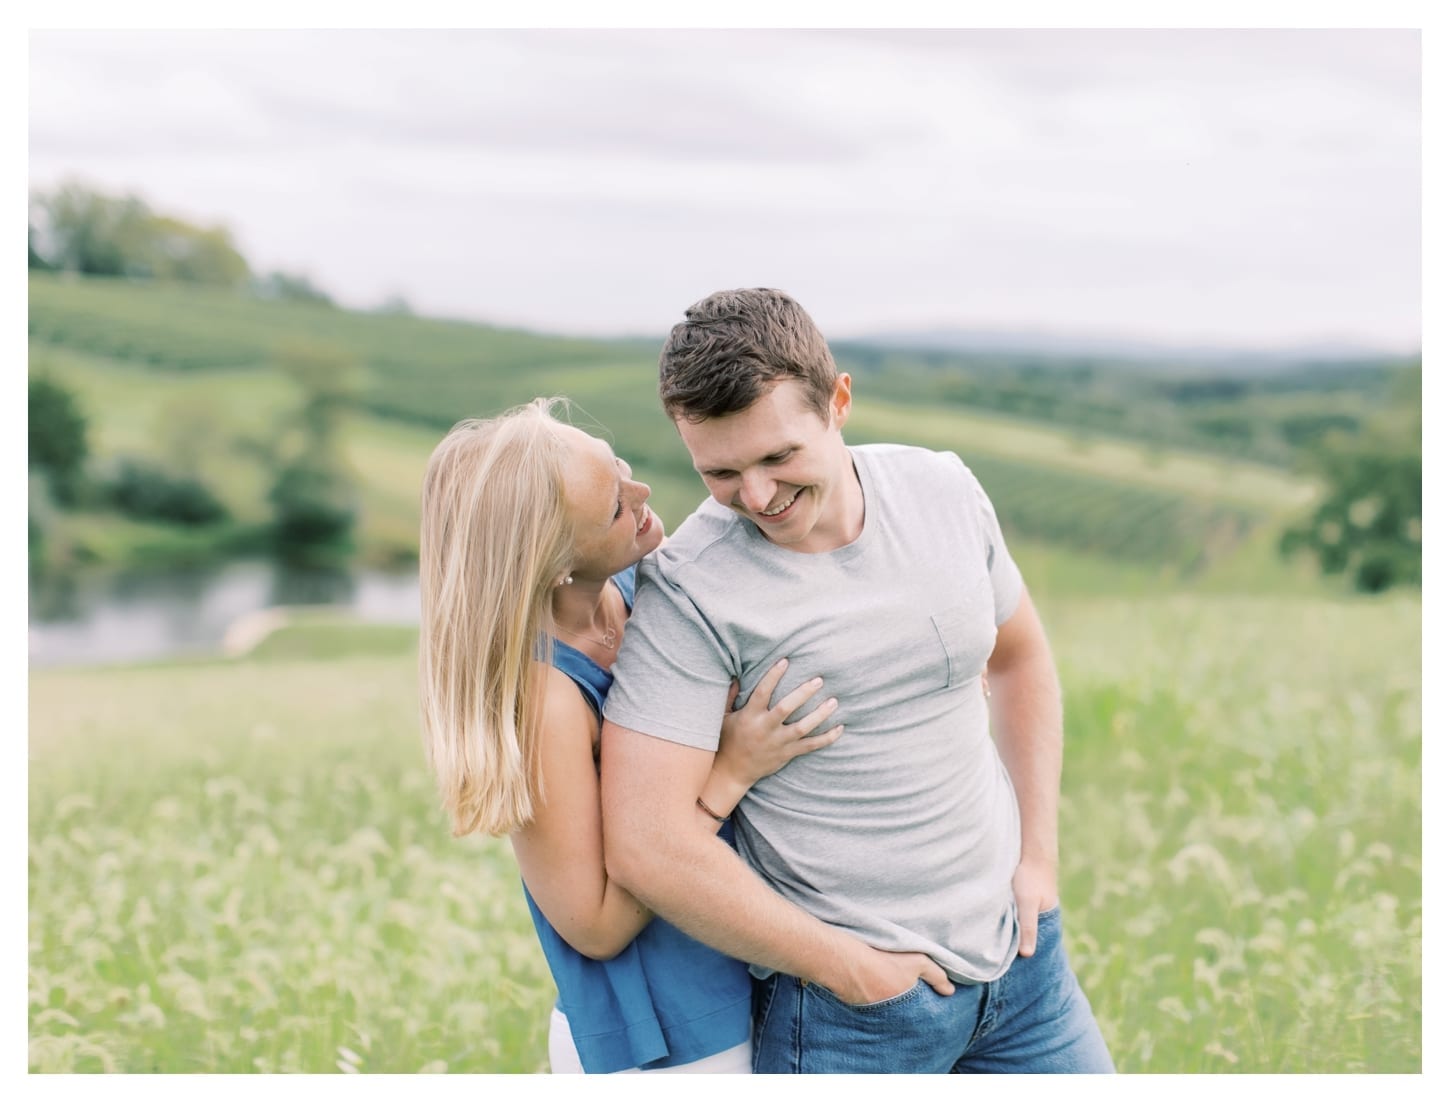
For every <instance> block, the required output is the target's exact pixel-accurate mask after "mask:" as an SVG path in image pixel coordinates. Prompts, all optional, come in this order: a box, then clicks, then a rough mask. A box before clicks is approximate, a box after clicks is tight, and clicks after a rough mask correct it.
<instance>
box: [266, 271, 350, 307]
mask: <svg viewBox="0 0 1450 1102" xmlns="http://www.w3.org/2000/svg"><path fill="white" fill-rule="evenodd" d="M253 292H254V293H255V294H256V295H257V297H258V298H266V299H276V300H278V301H281V302H310V303H312V304H314V305H316V306H333V305H335V304H334V303H333V301H332V296H330V295H329V294H328V293H327V292H326V291H324V290H322V289H321V288H320V287H318V286H317V285H316V284H315V283H313V282H312V280H310V279H309V278H308V277H307V276H305V275H296V274H293V273H290V272H269V273H268V274H267V275H266V276H264V277H263V278H261V279H259V280H257V281H256V284H255V285H254V287H253Z"/></svg>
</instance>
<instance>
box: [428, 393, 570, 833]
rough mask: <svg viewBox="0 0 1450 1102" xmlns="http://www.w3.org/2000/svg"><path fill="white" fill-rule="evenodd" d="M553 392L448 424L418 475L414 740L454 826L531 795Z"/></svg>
mask: <svg viewBox="0 0 1450 1102" xmlns="http://www.w3.org/2000/svg"><path fill="white" fill-rule="evenodd" d="M562 403H563V399H559V398H538V399H535V400H534V401H532V402H530V403H528V404H527V405H523V406H519V407H517V408H515V409H512V410H509V411H508V412H507V413H505V414H502V415H501V416H499V417H495V418H492V419H490V420H486V421H485V420H468V421H462V422H460V423H459V424H457V425H455V426H454V427H453V429H452V431H450V432H449V433H448V435H447V436H445V437H444V438H443V440H442V442H441V443H440V444H439V445H438V447H437V448H435V449H434V451H433V455H432V458H430V459H429V461H428V472H427V474H426V475H425V476H424V480H423V506H422V513H423V519H422V530H421V533H420V545H419V553H418V558H419V563H418V572H419V580H420V585H421V600H422V624H421V631H420V634H419V645H418V681H419V690H420V692H419V696H420V699H421V705H422V721H423V740H424V747H425V751H426V754H427V757H428V764H429V765H430V766H431V767H432V770H433V775H434V778H435V779H436V781H437V783H438V791H439V793H440V795H441V796H442V800H443V807H444V809H445V810H446V811H447V812H448V815H449V818H450V820H451V822H452V827H453V833H454V834H455V835H463V834H470V833H473V832H475V831H479V832H482V833H486V834H494V835H499V834H508V833H510V832H512V831H514V830H517V829H518V828H519V827H521V826H523V825H525V824H526V823H528V822H529V821H530V820H531V819H532V818H533V812H534V805H535V802H536V801H537V800H539V799H540V798H541V796H542V778H541V775H540V756H539V737H540V731H539V728H540V711H539V709H540V705H541V703H542V699H543V686H544V681H545V678H546V677H547V667H546V666H545V665H542V664H541V663H540V662H537V661H535V659H538V658H542V659H544V661H545V662H547V660H548V657H549V656H548V653H547V650H548V648H549V647H550V646H551V643H550V641H549V636H548V634H547V632H548V630H549V628H550V626H551V624H552V602H551V594H552V592H553V588H554V586H555V584H556V583H557V582H558V581H559V579H560V578H561V577H562V576H564V575H565V574H566V573H567V572H568V569H569V563H570V559H571V556H572V552H573V525H572V523H571V522H570V519H569V516H568V513H567V511H566V506H565V501H564V475H563V458H564V455H565V444H564V442H563V440H562V439H561V435H560V434H559V433H558V432H556V431H555V426H556V425H557V424H558V422H557V421H556V420H555V418H554V410H555V409H556V408H558V406H560V405H561V404H562Z"/></svg>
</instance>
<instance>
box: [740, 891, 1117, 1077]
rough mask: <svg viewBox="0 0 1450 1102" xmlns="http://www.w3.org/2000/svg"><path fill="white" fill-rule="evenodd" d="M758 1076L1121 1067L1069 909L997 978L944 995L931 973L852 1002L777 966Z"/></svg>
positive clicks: (759, 1043) (758, 1003)
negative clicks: (1082, 962) (1088, 982)
mask: <svg viewBox="0 0 1450 1102" xmlns="http://www.w3.org/2000/svg"><path fill="white" fill-rule="evenodd" d="M754 1069H755V1072H756V1073H757V1074H769V1073H773V1072H792V1073H795V1072H812V1073H838V1072H891V1073H902V1072H927V1073H931V1072H935V1073H944V1072H1111V1071H1112V1070H1113V1061H1112V1057H1110V1056H1109V1055H1108V1049H1107V1046H1106V1045H1105V1044H1104V1043H1103V1036H1102V1034H1101V1033H1100V1032H1099V1031H1098V1025H1097V1022H1096V1021H1095V1020H1094V1019H1093V1012H1092V1008H1091V1007H1089V1006H1088V1001H1087V997H1086V996H1085V995H1083V993H1082V988H1081V987H1079V986H1078V982H1077V977H1076V976H1074V975H1073V973H1072V968H1071V967H1070V966H1069V965H1068V962H1067V952H1066V950H1065V949H1064V948H1063V944H1062V912H1061V911H1060V910H1059V909H1058V908H1056V907H1054V908H1053V909H1052V910H1050V911H1048V912H1046V913H1045V914H1043V915H1041V916H1039V918H1038V924H1037V951H1036V952H1035V953H1034V954H1033V955H1032V956H1030V957H1017V958H1016V959H1015V960H1014V961H1013V962H1012V966H1011V967H1010V968H1008V969H1007V971H1006V972H1005V973H1003V974H1002V975H1001V976H999V977H998V978H997V979H995V980H993V981H992V982H990V983H979V984H970V985H958V987H957V990H956V992H955V993H954V994H952V995H938V994H937V993H936V992H935V991H934V990H932V989H931V987H929V986H928V985H927V983H926V982H925V981H924V980H918V981H917V983H916V986H915V987H913V988H912V989H911V990H909V991H906V992H903V993H902V994H900V995H897V996H896V997H895V998H891V999H887V1000H886V1001H885V1002H879V1003H868V1004H867V1005H865V1006H852V1005H850V1004H848V1003H843V1002H842V1001H841V1000H840V999H838V998H836V997H835V996H834V995H832V994H831V993H830V992H829V991H827V990H826V989H825V988H823V987H818V986H817V985H815V984H813V983H802V982H801V981H800V980H798V979H796V978H795V977H794V976H786V975H782V974H781V973H779V972H777V973H776V974H774V975H772V976H771V977H770V978H769V979H766V980H756V981H755V1062H754Z"/></svg>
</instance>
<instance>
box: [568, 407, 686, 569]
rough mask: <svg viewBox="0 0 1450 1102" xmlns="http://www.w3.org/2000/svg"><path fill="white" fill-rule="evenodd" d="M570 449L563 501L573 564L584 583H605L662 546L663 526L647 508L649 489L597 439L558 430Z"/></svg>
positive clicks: (626, 464)
mask: <svg viewBox="0 0 1450 1102" xmlns="http://www.w3.org/2000/svg"><path fill="white" fill-rule="evenodd" d="M559 431H560V432H561V434H562V435H563V436H564V439H565V442H566V443H567V445H568V448H569V456H568V458H567V459H566V460H565V464H564V497H565V501H566V503H567V505H568V509H569V515H570V517H571V518H572V519H573V521H574V564H573V566H572V567H571V568H570V573H571V574H572V575H573V576H574V577H575V578H576V579H579V580H583V581H603V580H604V579H606V578H608V577H610V576H611V575H613V574H617V573H619V571H621V570H623V569H624V568H625V567H627V566H631V565H633V564H634V563H637V562H639V560H640V559H642V558H644V556H645V555H647V554H649V553H650V552H651V551H653V550H654V549H655V548H656V547H658V546H659V545H660V541H661V540H662V539H664V534H665V533H664V525H663V524H661V523H660V518H659V517H657V516H656V515H655V514H654V511H653V510H651V509H650V507H649V506H648V505H646V504H645V502H646V501H647V500H648V499H649V487H648V486H647V485H645V483H643V482H636V481H635V480H634V479H633V478H632V477H631V472H630V469H629V464H628V463H626V462H625V461H624V460H622V459H620V458H618V457H617V456H616V455H615V454H614V449H613V448H611V447H610V446H609V445H608V444H606V443H605V442H604V441H603V440H600V439H598V438H597V437H594V436H590V435H589V434H588V433H587V432H581V431H580V430H579V429H576V428H574V426H572V425H560V426H559Z"/></svg>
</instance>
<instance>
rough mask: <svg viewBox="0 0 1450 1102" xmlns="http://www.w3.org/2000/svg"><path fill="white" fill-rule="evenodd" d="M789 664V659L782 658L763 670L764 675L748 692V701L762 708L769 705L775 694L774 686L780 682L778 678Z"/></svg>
mask: <svg viewBox="0 0 1450 1102" xmlns="http://www.w3.org/2000/svg"><path fill="white" fill-rule="evenodd" d="M789 665H790V660H789V659H787V658H782V659H781V660H780V661H779V662H777V663H776V664H775V665H773V666H771V667H770V669H768V670H766V671H765V676H764V677H762V678H761V679H760V680H759V681H758V682H756V684H755V688H754V689H753V690H751V693H750V701H749V702H750V703H751V704H754V705H756V706H757V707H759V708H762V709H768V708H769V707H770V698H771V697H772V696H774V695H775V687H776V686H777V685H779V684H780V679H781V678H782V677H784V676H785V668H786V667H787V666H789Z"/></svg>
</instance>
